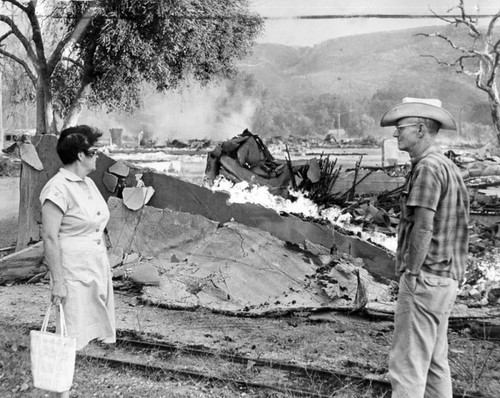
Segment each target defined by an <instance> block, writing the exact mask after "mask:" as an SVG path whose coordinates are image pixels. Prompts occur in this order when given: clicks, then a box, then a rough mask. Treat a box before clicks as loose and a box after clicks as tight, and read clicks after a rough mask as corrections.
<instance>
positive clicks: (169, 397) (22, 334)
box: [0, 325, 388, 398]
mask: <svg viewBox="0 0 500 398" xmlns="http://www.w3.org/2000/svg"><path fill="white" fill-rule="evenodd" d="M30 366H31V364H30V353H29V328H28V327H16V326H12V325H0V397H2V398H17V397H23V398H24V397H32V398H41V397H48V396H49V394H48V393H47V392H46V391H42V390H39V389H36V388H34V386H33V382H32V378H31V368H30ZM233 376H234V375H233ZM311 382H312V384H314V383H315V382H316V381H313V380H311ZM317 387H318V392H319V391H320V390H322V388H321V386H320V385H317ZM323 393H324V391H323ZM331 394H332V395H331V396H332V397H333V396H335V397H339V398H368V397H374V398H382V397H384V396H388V395H387V394H386V395H380V394H374V393H373V391H372V390H371V389H366V388H364V389H360V388H359V387H358V386H355V385H346V386H344V387H342V388H340V389H338V390H336V391H334V392H332V393H331ZM290 396H291V395H290V394H283V393H280V392H273V391H266V390H254V389H250V388H244V387H238V386H232V385H224V384H223V383H220V382H208V381H204V380H201V381H200V380H195V379H191V378H185V377H181V376H179V375H174V374H169V373H167V372H160V371H153V372H148V373H147V374H146V373H145V372H141V371H137V370H133V369H131V368H119V367H110V366H107V365H104V364H102V363H101V362H98V361H96V360H93V359H88V358H85V357H77V364H76V368H75V376H74V380H73V386H72V390H71V397H82V398H83V397H106V398H114V397H127V398H132V397H133V398H137V397H152V398H163V397H164V398H188V397H189V398H191V397H199V398H209V397H212V398H233V397H252V398H285V397H290Z"/></svg>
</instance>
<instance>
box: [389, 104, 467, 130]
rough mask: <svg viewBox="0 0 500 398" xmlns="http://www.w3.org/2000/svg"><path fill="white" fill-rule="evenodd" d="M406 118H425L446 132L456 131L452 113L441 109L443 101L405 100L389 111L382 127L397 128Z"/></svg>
mask: <svg viewBox="0 0 500 398" xmlns="http://www.w3.org/2000/svg"><path fill="white" fill-rule="evenodd" d="M405 117H425V118H427V119H432V120H435V121H436V122H438V123H440V124H441V128H442V129H445V130H456V129H457V123H456V122H455V119H454V118H453V116H451V113H450V112H448V111H447V110H446V109H443V108H442V107H441V101H440V100H438V99H428V98H410V97H407V98H404V99H403V101H402V103H401V104H398V105H395V106H393V107H392V108H391V109H389V110H388V111H387V112H386V113H385V114H384V116H382V119H381V120H380V125H381V126H382V127H385V126H395V125H396V124H397V121H398V120H399V119H403V118H405Z"/></svg>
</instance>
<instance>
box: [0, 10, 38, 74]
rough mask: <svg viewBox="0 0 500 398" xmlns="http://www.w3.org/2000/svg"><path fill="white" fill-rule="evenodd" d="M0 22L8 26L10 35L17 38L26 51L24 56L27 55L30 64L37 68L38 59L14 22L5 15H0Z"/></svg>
mask: <svg viewBox="0 0 500 398" xmlns="http://www.w3.org/2000/svg"><path fill="white" fill-rule="evenodd" d="M0 22H3V23H5V24H6V25H8V26H9V27H10V28H11V30H12V33H13V34H14V35H15V36H16V37H17V39H18V40H19V41H20V42H21V44H22V46H23V47H24V49H25V50H26V54H27V55H28V58H29V59H30V60H31V62H33V64H34V65H35V66H36V67H38V66H39V65H38V59H37V57H36V54H35V52H34V51H33V48H32V47H31V45H30V42H29V40H28V39H27V38H26V36H24V35H23V34H22V33H21V31H20V30H19V28H18V27H17V25H16V24H15V23H14V21H13V20H12V19H11V18H9V17H8V16H7V15H3V14H0Z"/></svg>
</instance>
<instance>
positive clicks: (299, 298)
mask: <svg viewBox="0 0 500 398" xmlns="http://www.w3.org/2000/svg"><path fill="white" fill-rule="evenodd" d="M108 206H109V208H110V211H111V219H110V222H109V224H108V231H109V237H110V241H111V244H112V245H113V247H115V248H116V247H122V248H123V249H124V251H125V253H129V252H132V251H133V252H138V253H140V254H141V256H142V257H145V258H148V259H149V263H150V264H151V265H153V266H155V267H156V268H157V270H158V274H159V278H160V285H159V286H157V287H154V286H144V287H143V292H144V294H143V300H145V301H147V302H149V303H151V304H154V305H161V306H165V307H167V308H176V309H194V308H198V307H202V308H207V309H210V310H212V311H217V312H221V313H232V314H238V313H240V314H247V315H254V316H255V315H267V314H276V313H283V312H289V311H296V310H302V309H308V310H318V309H325V308H327V309H332V308H352V306H353V303H354V300H355V296H356V289H354V290H352V289H350V290H349V291H347V292H345V293H344V294H343V295H342V297H333V296H332V295H330V296H329V295H328V294H327V293H325V290H324V286H325V285H324V284H323V285H322V286H321V285H320V284H319V283H317V280H316V272H317V270H318V264H321V260H320V259H319V257H316V256H314V255H312V254H311V253H307V254H306V253H305V252H304V251H301V250H297V249H294V248H293V247H292V246H290V245H288V244H286V243H285V242H283V241H281V240H279V239H278V238H276V237H274V236H272V235H271V234H269V233H267V232H264V231H262V230H260V229H258V228H252V227H248V226H245V225H243V224H240V223H236V222H232V221H231V222H228V223H225V224H224V225H221V224H219V223H216V222H213V221H210V220H208V219H206V218H204V217H202V216H200V215H193V214H189V213H183V212H177V211H173V210H170V209H156V208H153V207H150V206H144V207H143V208H142V209H141V210H140V211H137V212H132V211H130V210H129V209H127V208H126V207H125V206H124V205H123V204H122V201H121V200H119V199H116V198H110V199H109V200H108ZM342 256H343V257H342V258H343V259H344V260H343V261H344V262H349V259H350V262H351V263H352V264H353V266H352V267H351V268H348V267H347V266H346V267H345V268H346V271H345V275H340V274H339V273H336V274H335V275H330V277H329V279H328V281H327V283H333V284H338V285H339V286H344V285H346V284H350V285H351V286H352V280H353V277H354V278H355V277H356V269H357V268H359V266H358V267H355V266H354V265H355V261H354V259H352V258H350V257H349V255H347V254H343V255H342ZM337 257H338V258H340V256H337ZM337 257H335V255H333V258H337ZM360 261H361V260H358V264H359V263H360ZM373 284H375V285H376V284H377V282H375V281H373ZM369 289H371V287H369ZM369 297H371V298H373V296H369ZM374 299H376V300H381V297H380V296H377V297H376V298H374Z"/></svg>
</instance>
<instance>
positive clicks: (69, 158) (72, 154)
mask: <svg viewBox="0 0 500 398" xmlns="http://www.w3.org/2000/svg"><path fill="white" fill-rule="evenodd" d="M100 136H102V133H101V132H100V131H99V130H98V129H96V128H93V127H90V126H87V125H80V126H75V127H68V128H67V129H64V130H63V131H61V134H60V135H59V139H58V140H57V147H56V150H57V154H58V155H59V158H60V159H61V161H62V162H63V164H70V163H73V162H74V161H76V160H77V159H78V154H79V153H80V152H87V151H88V149H89V148H90V147H92V146H94V145H95V143H96V142H97V140H98V139H99V137H100Z"/></svg>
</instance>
